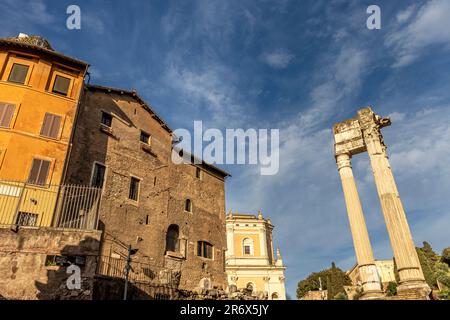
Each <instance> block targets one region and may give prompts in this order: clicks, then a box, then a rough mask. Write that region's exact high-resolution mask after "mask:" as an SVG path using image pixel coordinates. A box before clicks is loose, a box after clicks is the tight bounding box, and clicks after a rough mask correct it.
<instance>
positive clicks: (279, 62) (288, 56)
mask: <svg viewBox="0 0 450 320" xmlns="http://www.w3.org/2000/svg"><path fill="white" fill-rule="evenodd" d="M260 58H261V60H262V61H263V62H264V63H266V64H268V65H269V66H271V67H272V68H276V69H284V68H287V66H288V65H289V64H290V63H291V61H292V60H293V59H294V58H295V55H294V54H292V53H290V52H289V51H288V50H286V49H277V50H274V51H270V52H264V53H262V54H261V56H260Z"/></svg>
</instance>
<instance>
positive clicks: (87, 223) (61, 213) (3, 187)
mask: <svg viewBox="0 0 450 320" xmlns="http://www.w3.org/2000/svg"><path fill="white" fill-rule="evenodd" d="M101 194H102V189H100V188H95V187H89V186H78V185H45V186H36V185H31V184H27V183H26V182H17V181H0V225H3V226H5V225H10V226H15V227H53V228H62V229H75V230H96V229H97V225H98V212H99V208H100V199H101Z"/></svg>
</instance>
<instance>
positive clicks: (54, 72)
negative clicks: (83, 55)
mask: <svg viewBox="0 0 450 320" xmlns="http://www.w3.org/2000/svg"><path fill="white" fill-rule="evenodd" d="M57 76H60V77H63V78H67V79H69V80H70V84H69V88H68V89H67V95H64V94H62V93H58V92H54V91H53V88H54V87H55V82H56V77H57ZM75 78H76V76H75V75H73V74H69V73H67V72H63V71H60V70H59V69H58V68H55V69H53V70H52V72H51V80H50V83H49V85H48V88H47V92H48V93H51V94H54V95H56V96H59V97H63V98H68V99H71V97H72V92H73V87H74V85H75Z"/></svg>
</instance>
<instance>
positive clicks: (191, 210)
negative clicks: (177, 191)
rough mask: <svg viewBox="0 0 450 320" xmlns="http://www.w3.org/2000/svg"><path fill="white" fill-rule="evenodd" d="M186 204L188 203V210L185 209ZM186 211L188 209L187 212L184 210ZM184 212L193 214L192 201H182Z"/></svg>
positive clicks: (188, 199) (187, 199)
mask: <svg viewBox="0 0 450 320" xmlns="http://www.w3.org/2000/svg"><path fill="white" fill-rule="evenodd" d="M188 203H189V208H187V204H188ZM186 209H189V210H186ZM184 211H185V212H189V213H192V212H193V203H192V200H191V199H190V198H186V199H185V200H184Z"/></svg>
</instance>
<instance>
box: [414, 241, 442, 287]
mask: <svg viewBox="0 0 450 320" xmlns="http://www.w3.org/2000/svg"><path fill="white" fill-rule="evenodd" d="M416 250H417V256H418V257H419V261H420V265H421V267H422V271H423V276H424V277H425V281H426V282H427V284H428V285H429V286H430V288H436V287H437V283H436V276H435V273H434V262H433V259H431V257H429V256H428V255H427V253H426V252H424V250H423V249H422V248H416Z"/></svg>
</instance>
